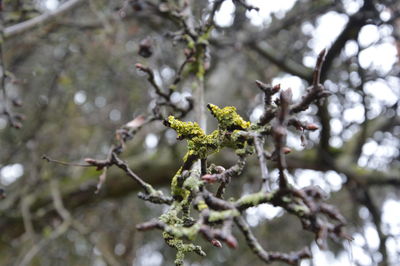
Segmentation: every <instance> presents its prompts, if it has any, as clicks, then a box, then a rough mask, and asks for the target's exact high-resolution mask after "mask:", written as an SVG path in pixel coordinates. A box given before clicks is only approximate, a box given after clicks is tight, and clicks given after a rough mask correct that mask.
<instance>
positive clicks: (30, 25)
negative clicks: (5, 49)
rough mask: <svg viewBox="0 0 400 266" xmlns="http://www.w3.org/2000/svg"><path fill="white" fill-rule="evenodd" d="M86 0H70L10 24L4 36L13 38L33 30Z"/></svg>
mask: <svg viewBox="0 0 400 266" xmlns="http://www.w3.org/2000/svg"><path fill="white" fill-rule="evenodd" d="M85 1H86V0H69V1H67V2H65V3H63V4H62V5H61V6H60V7H59V8H57V9H56V10H53V11H48V12H46V13H43V14H42V15H39V16H37V17H34V18H32V19H29V20H27V21H24V22H21V23H18V24H16V25H12V26H9V27H7V28H5V29H4V37H5V38H12V37H15V36H18V35H20V34H22V33H25V32H27V31H29V30H32V29H34V28H35V27H37V26H39V25H42V24H45V23H48V22H51V21H53V20H56V19H57V18H58V17H59V16H61V15H64V14H65V13H67V12H68V11H70V10H72V9H74V8H76V7H78V6H79V4H82V3H83V2H85Z"/></svg>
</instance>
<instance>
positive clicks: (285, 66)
mask: <svg viewBox="0 0 400 266" xmlns="http://www.w3.org/2000/svg"><path fill="white" fill-rule="evenodd" d="M249 47H250V48H252V49H254V50H255V51H256V52H257V53H258V54H259V55H261V56H262V57H264V58H266V59H267V60H269V61H271V62H272V63H274V64H275V65H277V66H278V67H279V68H281V69H282V70H283V71H286V72H287V73H289V74H292V75H295V76H298V77H300V78H302V79H304V80H310V77H311V75H312V69H309V68H307V67H305V66H303V65H301V64H299V63H297V62H295V61H294V60H292V59H290V58H288V57H287V56H284V55H282V54H280V53H279V52H278V51H277V50H275V49H274V48H273V47H272V46H270V45H269V44H268V43H266V42H260V43H255V42H250V43H249Z"/></svg>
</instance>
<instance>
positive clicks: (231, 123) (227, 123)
mask: <svg viewBox="0 0 400 266" xmlns="http://www.w3.org/2000/svg"><path fill="white" fill-rule="evenodd" d="M208 108H209V109H210V111H211V113H212V114H213V116H214V117H215V118H216V119H217V120H218V126H219V127H220V128H221V129H246V128H248V127H250V122H248V121H245V120H244V119H243V118H242V117H241V116H240V115H239V114H238V113H237V112H236V108H235V107H233V106H227V107H225V108H222V109H221V108H219V107H218V106H216V105H214V104H209V105H208Z"/></svg>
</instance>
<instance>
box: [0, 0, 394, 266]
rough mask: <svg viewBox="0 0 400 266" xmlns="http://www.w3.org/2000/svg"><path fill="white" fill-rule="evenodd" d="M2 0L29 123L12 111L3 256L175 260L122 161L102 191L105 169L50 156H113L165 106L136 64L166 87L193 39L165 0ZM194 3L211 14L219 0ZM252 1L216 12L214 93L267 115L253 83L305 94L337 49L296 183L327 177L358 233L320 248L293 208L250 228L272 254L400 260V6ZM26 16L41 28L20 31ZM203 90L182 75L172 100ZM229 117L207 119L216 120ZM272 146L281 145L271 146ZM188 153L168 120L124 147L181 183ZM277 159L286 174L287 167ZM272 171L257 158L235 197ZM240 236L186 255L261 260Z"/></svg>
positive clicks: (293, 140) (295, 163)
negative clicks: (125, 134)
mask: <svg viewBox="0 0 400 266" xmlns="http://www.w3.org/2000/svg"><path fill="white" fill-rule="evenodd" d="M2 2H3V11H2V16H3V18H2V21H3V22H2V23H3V26H4V27H3V28H4V30H3V35H4V37H5V41H4V42H3V43H2V45H1V46H2V49H1V50H2V57H3V58H4V60H3V66H2V69H3V73H6V72H5V71H4V69H6V71H7V78H6V80H5V85H6V86H5V88H6V92H7V98H4V95H2V98H1V100H0V108H1V110H3V109H4V107H5V106H6V105H8V107H9V108H10V110H11V111H12V112H14V113H21V114H23V115H24V116H25V120H24V121H22V128H21V129H15V128H13V127H11V126H10V122H9V121H8V119H7V116H6V115H0V189H1V191H4V193H3V192H2V193H1V195H2V196H1V197H2V199H0V232H1V233H0V264H1V265H96V266H99V265H143V266H158V265H171V264H172V262H173V260H174V257H175V250H173V249H172V248H169V247H168V246H167V245H166V244H165V243H164V241H163V239H162V237H161V235H160V232H159V231H152V232H146V233H142V232H137V231H136V230H135V225H136V224H138V223H141V222H144V221H147V220H149V219H151V218H153V217H158V216H159V215H160V214H161V213H162V211H163V207H162V206H158V205H152V204H150V203H147V202H143V201H141V200H139V199H138V198H137V196H136V195H137V192H138V191H137V190H138V187H137V186H136V184H135V183H134V182H132V181H131V180H130V179H129V178H128V177H127V176H125V174H124V173H123V172H121V171H119V170H118V169H110V171H109V173H108V176H107V180H106V183H105V184H104V185H103V187H102V189H101V191H100V192H99V193H98V194H95V193H94V192H95V190H96V184H97V181H98V177H99V175H100V174H101V172H97V171H96V170H95V169H92V168H82V167H74V166H62V165H58V164H49V163H47V162H46V161H44V160H42V158H41V157H42V155H43V154H46V155H48V156H50V157H52V158H56V159H59V160H62V161H68V162H83V160H84V158H87V157H91V158H98V159H102V158H105V157H106V156H107V152H108V150H109V148H110V146H111V145H112V144H113V143H114V139H115V130H116V129H118V128H120V127H121V126H122V125H124V124H126V123H128V122H129V121H131V120H132V119H134V118H135V117H138V116H139V115H142V116H144V117H146V116H147V115H148V114H149V113H150V112H151V110H152V108H153V107H154V104H155V102H154V100H153V99H154V91H153V89H152V87H151V86H150V84H149V83H148V82H147V78H146V76H145V75H144V74H143V73H141V72H138V71H137V70H136V68H135V64H136V63H142V64H143V65H146V66H150V67H151V68H152V69H153V70H154V73H155V79H156V82H157V83H158V84H159V85H160V86H161V87H166V86H168V85H169V84H171V82H172V79H173V77H174V75H175V74H176V72H177V71H178V68H179V66H180V64H181V63H182V62H183V61H184V60H185V56H184V53H183V47H184V46H183V45H182V44H180V43H175V42H174V41H173V39H172V38H171V36H170V35H171V34H170V33H171V32H173V31H176V30H177V29H178V28H177V26H176V25H175V24H173V23H172V22H170V21H169V20H168V19H166V18H165V17H163V16H161V15H160V14H159V13H158V12H156V9H155V8H154V7H155V6H157V5H158V4H159V3H160V2H163V1H156V0H154V1H150V0H148V1H145V0H136V1H135V0H131V1H123V0H116V1H106V0H68V1H59V0H36V1H25V0H3V1H2ZM189 2H191V6H192V10H193V12H194V14H195V15H196V16H197V17H198V19H199V21H200V20H201V19H204V18H205V17H206V16H207V14H208V13H209V9H210V7H211V4H212V2H213V1H211V0H210V1H206V0H204V1H189ZM247 3H248V4H252V5H254V6H257V7H259V8H260V10H259V11H258V12H257V11H255V10H253V11H251V12H249V11H246V9H245V8H243V7H241V6H238V5H235V4H234V3H233V2H232V1H231V0H226V1H224V2H223V3H222V6H221V8H220V10H219V11H218V12H217V14H216V17H215V23H216V27H215V28H214V29H213V31H212V33H211V40H210V69H209V70H208V72H207V75H206V91H205V93H206V96H205V97H206V102H210V103H213V104H217V105H220V106H227V105H233V106H236V107H237V108H238V110H239V113H240V114H241V115H242V116H243V117H245V118H246V119H249V120H251V121H252V122H256V121H257V120H258V119H259V118H260V116H261V115H262V112H263V105H262V104H263V98H262V94H261V93H260V91H259V89H258V88H257V87H256V86H255V83H254V81H255V80H256V79H258V80H261V81H263V82H266V83H270V84H273V85H275V84H278V83H280V84H281V86H282V88H283V89H286V88H291V89H292V91H293V95H294V98H295V100H298V99H300V98H301V97H302V95H304V91H305V89H306V88H307V87H308V86H309V82H310V80H311V79H312V69H313V67H314V65H315V60H316V57H317V54H318V53H319V52H320V51H321V50H322V49H323V48H328V49H329V52H328V55H327V58H326V62H325V65H324V68H323V71H322V77H321V80H322V81H323V83H324V85H325V87H326V88H327V89H328V90H329V91H331V92H332V96H330V97H329V98H328V99H327V100H326V101H325V102H324V103H323V104H321V105H319V107H317V106H314V105H313V106H312V108H309V109H308V110H307V111H306V112H304V113H303V114H302V115H301V118H302V120H304V121H308V122H313V123H315V124H317V125H319V127H320V130H317V131H315V132H312V133H310V134H308V133H307V136H306V137H307V139H308V141H307V144H306V146H305V147H303V146H302V145H301V141H300V135H299V132H296V131H295V130H293V132H290V134H289V136H288V146H289V147H290V148H291V149H292V150H293V151H292V153H291V154H290V155H289V156H288V157H287V158H288V166H289V170H290V174H291V175H290V182H291V183H292V184H295V185H296V186H298V187H304V186H308V185H317V186H319V187H321V188H322V189H323V190H324V191H325V192H326V194H327V197H328V202H330V203H332V204H333V205H335V206H337V207H338V208H339V209H340V211H341V213H342V214H343V215H344V216H345V217H346V218H347V220H348V223H349V224H348V226H347V232H349V234H350V235H352V236H353V237H354V241H352V242H351V243H348V242H343V243H333V242H332V243H330V246H329V247H330V250H329V251H320V250H319V249H318V247H317V246H316V245H315V244H313V243H312V238H313V236H312V234H311V233H308V232H304V231H302V228H301V224H300V223H299V222H298V220H297V219H295V217H292V216H290V215H288V214H285V213H284V212H283V211H282V210H281V209H280V208H275V207H273V206H270V205H261V206H259V207H257V208H251V209H249V210H247V213H246V218H247V221H248V223H249V224H250V225H251V226H252V227H253V230H254V231H255V232H256V234H257V236H258V237H259V239H260V242H261V243H262V245H263V247H265V248H266V249H267V250H276V251H291V250H297V249H298V248H300V247H302V246H303V245H305V244H307V243H312V244H311V250H312V252H313V255H314V258H313V259H312V260H306V261H304V262H302V264H301V265H303V266H306V265H378V264H379V265H399V263H400V216H399V213H400V201H399V198H400V193H399V187H400V153H399V149H400V141H399V136H400V117H399V115H400V107H399V97H400V61H399V52H400V4H399V2H398V1H396V0H393V1H390V0H384V1H373V0H364V1H362V0H340V1H331V0H318V1H313V0H297V1H296V0H286V1H265V0H264V1H263V0H248V1H247ZM62 8H64V9H65V10H64V11H65V12H62V13H60V14H57V15H56V16H54V17H52V18H50V19H46V20H45V21H43V23H36V24H35V21H34V20H35V18H36V19H37V18H40V17H41V18H43V16H46V14H49V13H51V12H59V11H60V9H62ZM32 21H33V22H32ZM27 22H28V23H34V26H29V25H28V26H29V27H28V28H23V29H24V30H19V29H20V28H21V27H23V26H24V25H26V24H24V23H27ZM18 27H19V28H18ZM143 40H146V41H147V42H149V43H150V44H151V55H150V57H143V56H141V55H139V54H138V52H139V46H140V43H141V42H142V41H143ZM142 55H143V54H142ZM3 75H4V74H3ZM190 95H192V87H191V85H190V82H185V81H183V82H182V83H180V84H179V86H178V88H177V90H176V92H174V95H173V101H174V102H175V103H176V104H178V105H180V106H182V107H183V108H185V106H187V105H188V102H187V100H186V97H187V96H190ZM20 102H21V103H22V106H21V107H18V105H19V103H20ZM13 103H14V104H13ZM185 120H193V115H192V114H191V113H189V114H188V115H187V116H186V117H185ZM215 125H216V124H215V121H214V120H213V118H212V117H211V115H209V116H208V128H209V131H212V130H213V129H214V128H215ZM271 147H272V145H271V144H268V143H267V145H266V149H267V150H272V148H271ZM184 153H185V143H183V142H179V141H177V140H176V135H175V133H174V132H173V131H171V130H168V129H167V128H166V127H164V126H163V125H162V123H160V122H155V123H152V124H150V125H148V126H146V127H144V128H143V129H141V130H140V131H139V132H138V133H137V134H136V136H135V137H134V139H133V140H131V141H130V142H129V143H128V144H127V149H126V151H125V152H124V153H123V158H124V159H125V160H127V161H128V162H129V164H130V166H131V168H132V169H133V170H134V171H135V172H136V173H137V174H138V175H139V176H141V177H142V178H143V179H144V180H146V181H147V182H149V183H150V184H152V185H153V186H154V187H156V188H159V189H162V190H165V191H168V186H169V182H170V180H171V178H172V176H173V175H174V173H175V172H176V171H177V169H178V168H179V167H180V164H181V158H182V157H183V155H184ZM212 158H213V159H214V160H215V162H218V163H220V164H221V165H224V166H225V167H229V165H230V164H232V163H233V162H234V160H235V156H234V153H233V152H229V151H227V152H223V153H221V154H219V155H218V156H214V157H212ZM269 168H270V172H271V176H272V178H277V172H276V171H274V169H275V168H274V165H272V164H271V165H270V166H269ZM259 175H260V173H259V170H258V168H257V161H256V158H255V157H254V158H252V159H251V160H250V161H249V162H248V164H247V166H246V168H245V172H244V173H243V175H242V176H241V177H240V178H237V179H234V180H233V182H232V184H231V186H230V188H229V191H227V193H228V195H229V196H232V197H238V196H240V195H242V194H246V193H250V192H252V191H255V190H256V188H257V187H258V184H259V183H258V180H259ZM3 195H5V198H3ZM236 235H237V236H238V237H239V236H240V234H236ZM239 240H240V243H239V247H238V250H230V249H229V248H227V247H226V246H224V247H223V248H221V249H216V248H214V247H212V246H210V245H209V244H208V243H207V242H206V241H204V240H202V239H198V240H197V241H198V243H199V244H200V245H202V246H203V247H204V249H205V251H206V253H207V257H205V258H202V257H199V256H197V255H196V254H194V255H190V256H188V257H187V265H245V264H247V263H249V262H251V263H252V264H253V265H262V263H261V262H260V261H259V260H258V258H257V257H256V256H255V255H254V254H253V253H252V252H251V251H250V249H249V248H248V247H247V246H246V244H245V242H244V241H243V238H241V237H239ZM274 265H279V263H275V264H274Z"/></svg>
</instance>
